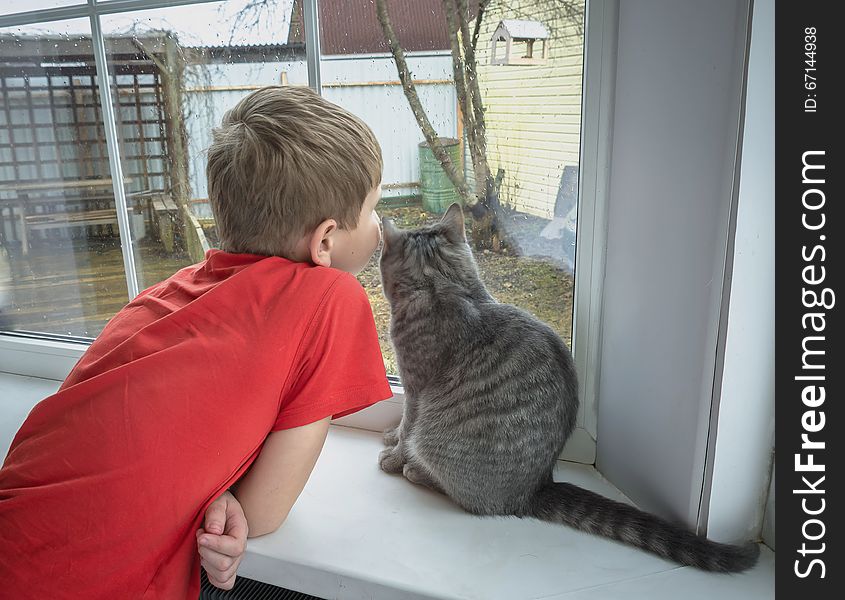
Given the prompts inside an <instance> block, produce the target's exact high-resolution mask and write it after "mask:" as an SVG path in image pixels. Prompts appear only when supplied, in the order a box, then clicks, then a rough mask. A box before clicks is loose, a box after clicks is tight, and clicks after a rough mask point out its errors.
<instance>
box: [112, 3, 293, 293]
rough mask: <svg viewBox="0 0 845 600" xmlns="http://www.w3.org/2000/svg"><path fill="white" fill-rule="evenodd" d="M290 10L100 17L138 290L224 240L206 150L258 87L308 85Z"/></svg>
mask: <svg viewBox="0 0 845 600" xmlns="http://www.w3.org/2000/svg"><path fill="white" fill-rule="evenodd" d="M292 10H293V4H292V0H291V1H290V2H286V1H284V0H278V1H275V2H270V3H260V6H258V7H257V8H256V3H254V2H251V1H250V0H228V1H226V2H210V3H205V4H197V5H190V6H178V7H171V8H163V9H154V10H145V11H133V12H130V13H123V14H116V15H104V16H103V17H102V21H101V22H102V29H103V34H104V36H105V41H106V52H107V55H108V60H109V65H110V69H111V76H112V88H113V94H112V98H113V101H114V106H115V118H116V121H117V128H118V136H119V138H120V139H119V147H120V156H121V164H122V167H123V174H124V186H125V190H126V195H127V200H128V201H129V203H130V206H131V208H132V210H133V211H134V212H133V218H135V219H136V220H137V222H138V223H139V227H137V228H135V229H133V244H134V245H135V247H136V248H139V249H140V250H141V251H140V252H136V253H135V267H136V271H137V273H138V285H139V289H144V288H146V287H148V286H150V285H152V284H154V283H157V282H158V281H161V280H162V279H165V278H166V277H168V276H169V275H171V274H172V273H173V272H174V271H175V270H177V269H178V268H179V267H182V266H185V265H188V264H192V263H196V262H199V261H201V260H203V256H204V253H205V250H207V249H208V248H212V247H215V246H216V245H217V236H216V230H215V227H214V220H213V217H212V213H211V208H210V205H209V203H208V191H207V188H206V177H205V165H206V155H205V151H206V149H207V148H208V146H209V144H210V143H211V130H212V128H214V127H216V126H218V125H219V124H220V121H221V120H222V118H223V114H224V113H225V112H226V111H227V110H228V109H230V108H232V107H233V106H234V105H235V104H236V103H237V102H238V101H239V100H240V99H241V98H243V97H244V96H246V95H248V94H249V93H250V92H252V91H253V90H256V89H258V88H260V87H264V86H267V85H279V84H286V85H307V84H308V73H307V69H306V66H305V46H304V44H303V43H301V42H298V41H295V42H290V40H289V29H290V20H291V14H292ZM141 224H143V225H141Z"/></svg>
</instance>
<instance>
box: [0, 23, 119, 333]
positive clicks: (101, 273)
mask: <svg viewBox="0 0 845 600" xmlns="http://www.w3.org/2000/svg"><path fill="white" fill-rule="evenodd" d="M127 298H128V296H127V288H126V280H125V276H124V268H123V259H122V254H121V250H120V236H119V233H118V227H117V213H116V212H115V201H114V193H113V187H112V181H111V175H110V172H109V164H108V152H107V150H106V143H105V138H104V135H103V127H102V114H101V110H100V96H99V89H98V86H97V80H96V77H95V67H94V58H93V53H92V49H91V34H90V30H89V22H88V20H87V19H74V20H69V21H60V22H52V23H48V24H44V25H40V26H26V27H9V28H2V29H0V329H6V330H18V331H32V332H38V333H53V334H61V335H72V336H83V337H94V336H96V335H97V334H98V333H99V332H100V330H101V329H102V327H103V325H104V324H105V322H106V321H107V320H108V319H109V318H110V317H111V316H112V315H113V314H114V313H115V312H116V311H117V310H118V309H119V308H120V307H121V306H122V305H123V304H125V303H126V301H127Z"/></svg>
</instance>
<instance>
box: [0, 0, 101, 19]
mask: <svg viewBox="0 0 845 600" xmlns="http://www.w3.org/2000/svg"><path fill="white" fill-rule="evenodd" d="M81 4H87V2H86V1H85V0H3V3H2V4H0V16H2V15H14V14H18V13H22V12H29V11H31V10H43V9H46V8H59V7H61V6H77V5H81Z"/></svg>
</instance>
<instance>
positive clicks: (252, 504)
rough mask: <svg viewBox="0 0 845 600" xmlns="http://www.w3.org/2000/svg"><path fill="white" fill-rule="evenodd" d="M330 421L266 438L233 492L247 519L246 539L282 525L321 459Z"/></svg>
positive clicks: (269, 531) (278, 432)
mask: <svg viewBox="0 0 845 600" xmlns="http://www.w3.org/2000/svg"><path fill="white" fill-rule="evenodd" d="M330 420H331V417H326V418H325V419H322V420H320V421H316V422H314V423H310V424H308V425H303V426H301V427H294V428H292V429H283V430H281V431H274V432H273V433H271V434H270V435H268V436H267V439H266V440H265V442H264V446H263V447H262V448H261V452H260V453H259V454H258V458H256V459H255V462H254V463H253V464H252V466H251V467H250V469H249V471H247V473H246V474H245V475H244V476H243V477H242V478H241V479H240V480H239V481H238V482H237V483H236V484H235V485H234V487H233V488H232V491H233V493H234V495H235V498H237V499H238V502H240V503H241V506H242V507H243V511H244V514H245V515H246V520H247V523H248V524H249V537H256V536H259V535H264V534H267V533H272V532H273V531H276V530H277V529H278V528H279V527H280V526H281V524H282V523H283V522H284V520H285V518H286V517H287V516H288V512H290V509H291V508H292V507H293V503H294V502H296V499H297V498H298V497H299V494H300V492H302V488H304V487H305V483H306V482H307V481H308V477H309V476H310V475H311V470H312V469H313V468H314V464H315V463H316V462H317V457H319V456H320V451H321V450H322V449H323V442H325V440H326V433H327V432H328V429H329V421H330Z"/></svg>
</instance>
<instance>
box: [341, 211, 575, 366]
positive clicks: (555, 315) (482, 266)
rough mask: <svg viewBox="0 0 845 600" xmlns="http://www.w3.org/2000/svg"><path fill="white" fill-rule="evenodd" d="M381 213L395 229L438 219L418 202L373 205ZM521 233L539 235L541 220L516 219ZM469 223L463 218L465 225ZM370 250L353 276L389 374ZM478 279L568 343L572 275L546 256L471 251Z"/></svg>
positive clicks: (383, 304) (382, 303)
mask: <svg viewBox="0 0 845 600" xmlns="http://www.w3.org/2000/svg"><path fill="white" fill-rule="evenodd" d="M379 214H380V215H381V216H382V217H389V218H391V219H393V222H394V223H395V224H396V225H397V226H398V227H400V228H403V229H413V228H415V227H420V226H423V225H428V224H431V223H434V222H436V221H438V220H440V217H441V215H437V214H432V213H428V212H426V211H425V210H423V208H422V206H419V205H415V206H405V207H397V208H389V207H379ZM519 222H520V223H521V225H520V227H522V228H523V231H521V232H520V233H521V235H522V236H523V237H524V236H526V235H529V236H534V235H536V236H539V230H540V229H541V228H542V226H543V224H544V223H545V221H543V220H542V219H536V218H531V217H524V218H521V219H519ZM467 226H468V227H469V226H470V224H469V222H468V223H467ZM379 255H380V252H376V254H375V255H374V256H373V258H372V260H371V261H370V263H369V264H368V265H367V267H366V268H365V269H364V270H363V271H362V272H361V273H360V274H359V275H358V279H359V281H360V282H361V284H362V285H363V286H364V289H365V290H366V291H367V295H368V296H369V297H370V303H371V304H372V307H373V315H374V316H375V321H376V327H377V329H378V334H379V343H380V344H381V350H382V353H383V355H384V362H385V367H386V368H387V372H388V373H389V374H396V373H397V368H396V358H395V354H394V352H393V348H392V347H391V345H390V339H389V334H388V326H389V323H390V307H389V306H388V304H387V300H386V299H385V297H384V295H383V294H382V290H381V277H380V275H379V270H378V258H379ZM475 258H476V262H477V263H478V268H479V271H480V272H481V278H482V280H483V281H484V284H485V285H486V286H487V288H488V290H490V293H491V294H492V295H493V297H495V298H496V299H497V300H498V301H500V302H506V303H508V304H514V305H516V306H519V307H520V308H522V309H524V310H527V311H528V312H530V313H531V314H533V315H534V316H536V317H537V318H539V319H541V320H542V321H545V322H546V323H548V324H549V325H550V326H551V327H552V328H553V329H554V330H555V331H556V332H557V333H558V334H559V335H560V336H561V337H562V338H563V339H564V341H565V342H566V343H567V344H569V343H570V339H571V337H572V292H573V278H572V275H571V274H570V273H569V272H567V271H566V270H565V269H563V268H562V267H561V266H560V265H559V264H557V261H555V260H554V259H553V258H551V257H548V256H512V255H508V254H497V253H494V252H490V251H489V250H488V251H484V252H479V253H476V254H475Z"/></svg>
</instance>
